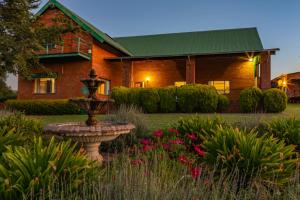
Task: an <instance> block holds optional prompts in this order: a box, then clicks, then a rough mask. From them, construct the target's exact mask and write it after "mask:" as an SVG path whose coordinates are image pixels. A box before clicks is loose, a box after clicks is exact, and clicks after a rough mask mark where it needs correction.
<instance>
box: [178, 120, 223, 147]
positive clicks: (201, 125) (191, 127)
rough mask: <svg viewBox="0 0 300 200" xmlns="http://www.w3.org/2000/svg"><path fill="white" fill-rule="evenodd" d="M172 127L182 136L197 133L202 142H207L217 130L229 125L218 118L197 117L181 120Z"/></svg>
mask: <svg viewBox="0 0 300 200" xmlns="http://www.w3.org/2000/svg"><path fill="white" fill-rule="evenodd" d="M172 126H173V127H174V128H175V129H177V130H178V131H179V132H180V134H181V135H185V134H189V133H195V134H196V135H197V137H198V138H199V139H201V141H205V140H207V139H208V138H210V137H211V136H212V135H213V134H214V131H215V130H216V129H218V128H219V127H227V126H228V124H227V123H225V122H224V121H223V120H222V119H221V118H218V117H216V118H213V119H209V118H203V117H201V116H198V115H196V116H193V117H188V118H184V119H180V120H178V122H176V123H175V124H173V125H172Z"/></svg>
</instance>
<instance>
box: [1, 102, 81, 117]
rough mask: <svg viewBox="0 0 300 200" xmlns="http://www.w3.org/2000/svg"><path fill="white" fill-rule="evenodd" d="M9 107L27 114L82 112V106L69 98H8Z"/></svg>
mask: <svg viewBox="0 0 300 200" xmlns="http://www.w3.org/2000/svg"><path fill="white" fill-rule="evenodd" d="M6 105H7V108H8V109H10V110H17V111H21V112H24V113H25V114H27V115H66V114H81V113H82V111H81V110H80V108H79V107H78V106H77V105H76V104H74V103H72V102H70V101H69V100H65V99H62V100H8V101H7V102H6Z"/></svg>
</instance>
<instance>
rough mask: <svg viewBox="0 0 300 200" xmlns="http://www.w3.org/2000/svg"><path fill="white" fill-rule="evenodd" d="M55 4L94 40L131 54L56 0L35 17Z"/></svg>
mask: <svg viewBox="0 0 300 200" xmlns="http://www.w3.org/2000/svg"><path fill="white" fill-rule="evenodd" d="M52 5H54V6H56V7H57V8H58V9H59V10H61V11H62V12H63V13H64V14H65V15H67V16H68V17H70V18H71V19H72V20H73V21H75V22H76V23H77V24H78V25H79V26H81V27H82V28H83V29H84V30H86V31H87V32H89V33H90V34H91V35H92V36H93V37H94V38H95V39H96V40H98V41H99V42H101V43H103V41H105V42H106V43H108V44H109V45H111V46H112V47H114V48H116V49H117V50H119V51H121V52H123V53H125V54H127V55H132V53H131V52H130V51H129V50H127V49H126V48H125V47H123V46H122V45H121V44H119V43H118V42H117V41H115V40H114V39H113V38H112V37H110V36H108V34H107V33H105V32H103V31H101V30H100V29H98V28H97V27H95V26H94V25H92V24H91V23H89V22H88V21H86V20H85V19H83V18H82V17H80V16H79V15H77V14H76V13H75V12H73V11H72V10H70V9H69V8H67V7H65V6H64V5H63V4H61V3H60V2H58V1H57V0H49V1H48V2H47V3H46V4H45V5H44V6H43V7H42V8H41V9H40V10H39V11H38V12H37V13H36V15H35V17H37V16H40V15H41V14H43V13H44V12H45V11H46V10H47V9H48V8H49V7H50V6H52Z"/></svg>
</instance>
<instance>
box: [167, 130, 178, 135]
mask: <svg viewBox="0 0 300 200" xmlns="http://www.w3.org/2000/svg"><path fill="white" fill-rule="evenodd" d="M168 132H169V133H175V134H176V135H178V134H179V131H178V130H177V129H175V128H169V129H168Z"/></svg>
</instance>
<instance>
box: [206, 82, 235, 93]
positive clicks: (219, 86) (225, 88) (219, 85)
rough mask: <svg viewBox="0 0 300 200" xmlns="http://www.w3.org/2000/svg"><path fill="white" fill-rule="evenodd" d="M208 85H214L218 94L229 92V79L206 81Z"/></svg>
mask: <svg viewBox="0 0 300 200" xmlns="http://www.w3.org/2000/svg"><path fill="white" fill-rule="evenodd" d="M208 85H211V86H214V87H215V88H216V90H217V91H218V93H219V94H229V93H230V81H208Z"/></svg>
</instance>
